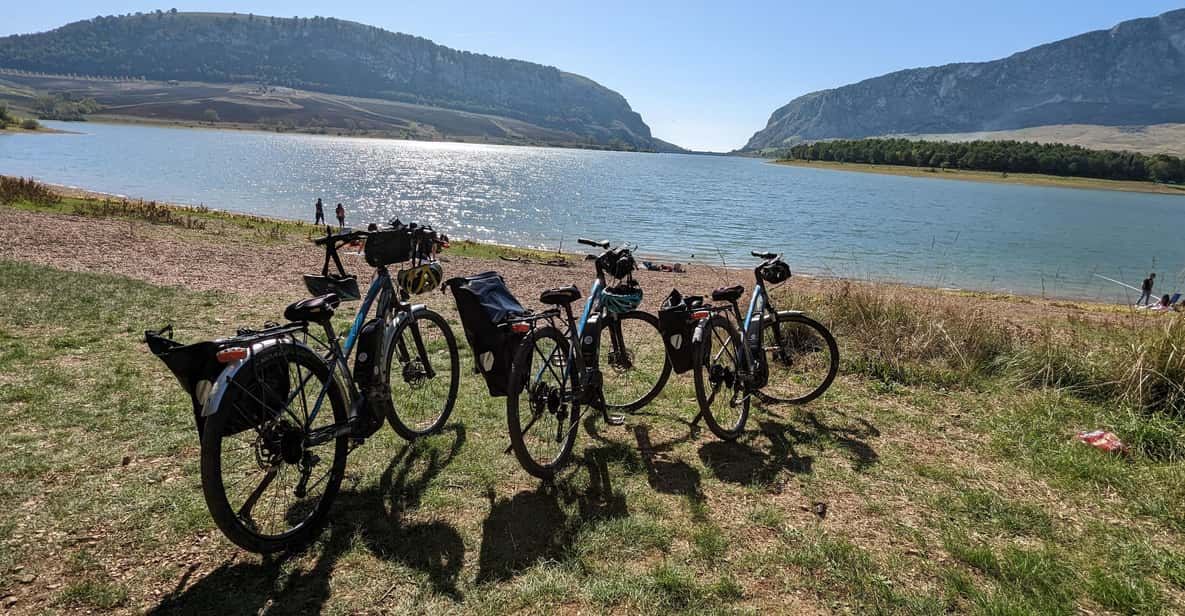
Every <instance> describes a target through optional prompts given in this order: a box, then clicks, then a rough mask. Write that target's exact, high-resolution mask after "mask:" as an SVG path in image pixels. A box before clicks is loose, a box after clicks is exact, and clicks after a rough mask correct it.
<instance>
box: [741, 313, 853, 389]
mask: <svg viewBox="0 0 1185 616" xmlns="http://www.w3.org/2000/svg"><path fill="white" fill-rule="evenodd" d="M775 322H776V327H770V325H769V324H766V326H765V327H764V328H762V329H763V332H762V347H763V348H764V349H765V356H766V363H767V364H768V366H769V379H768V380H767V381H766V384H765V386H764V387H763V388H762V389H761V390H760V391H758V392H757V393H758V397H759V398H760V399H761V401H762V402H766V403H771V404H806V403H807V402H810V401H812V400H814V399H816V398H818V397H819V396H821V395H823V393H824V392H826V391H827V389H828V388H829V387H831V383H832V382H834V381H835V376H836V374H838V373H839V346H838V345H837V344H836V342H835V336H833V335H832V334H831V331H830V330H828V329H827V328H826V327H825V326H824V325H823V324H822V323H819V322H818V321H816V320H814V319H812V318H810V317H808V316H806V315H803V314H799V313H795V312H779V313H777V317H776V319H775ZM787 325H790V326H793V327H794V328H795V329H794V330H792V331H793V332H794V333H792V334H791V333H789V332H788V331H787V329H788V328H785V327H784V326H787ZM799 328H802V329H799ZM779 335H781V336H782V337H783V340H782V341H781V342H780V343H779V341H778V340H777V336H779ZM814 336H817V337H818V339H815V338H814ZM771 337H772V338H771ZM808 337H810V338H809V339H808ZM791 347H794V348H793V350H792V349H791ZM823 351H826V353H827V357H826V358H819V357H811V358H810V360H811V361H810V362H809V365H807V366H805V367H803V368H802V369H799V370H798V371H797V375H796V374H794V373H793V370H792V369H793V368H794V364H795V360H796V359H797V358H802V357H806V354H808V353H809V354H812V355H814V354H818V353H820V352H823ZM799 363H800V364H806V363H808V362H799ZM779 377H780V378H779ZM820 377H821V378H820ZM795 378H797V380H799V381H802V382H803V383H804V385H802V386H801V387H795V388H794V389H793V390H791V389H789V387H790V385H789V384H788V382H789V381H790V380H791V379H795ZM816 381H817V384H815V383H816ZM779 382H780V383H782V384H783V385H782V386H783V387H786V388H787V390H786V391H789V392H792V393H786V392H779V391H778V390H777V387H778V386H779ZM799 390H801V391H803V392H805V393H802V394H801V395H795V394H796V393H797V392H798V391H799ZM779 394H780V395H779Z"/></svg>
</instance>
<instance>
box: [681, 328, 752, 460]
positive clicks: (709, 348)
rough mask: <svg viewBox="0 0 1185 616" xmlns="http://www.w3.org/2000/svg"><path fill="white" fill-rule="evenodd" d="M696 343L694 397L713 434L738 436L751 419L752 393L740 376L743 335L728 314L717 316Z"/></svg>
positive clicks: (729, 437)
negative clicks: (747, 389) (727, 317)
mask: <svg viewBox="0 0 1185 616" xmlns="http://www.w3.org/2000/svg"><path fill="white" fill-rule="evenodd" d="M696 344H697V347H696V349H697V353H698V355H697V358H698V359H697V361H696V363H695V370H694V372H695V374H694V378H695V396H696V399H697V400H698V401H699V407H700V412H702V413H703V416H704V421H705V422H706V423H707V424H708V428H709V429H710V430H711V431H712V433H713V434H715V435H716V436H717V437H719V438H722V439H725V440H732V439H735V438H736V437H738V436H740V434H741V432H742V431H743V430H744V429H745V422H746V421H747V420H748V419H749V394H748V392H747V391H746V389H745V387H744V384H743V383H742V379H741V375H742V374H743V372H744V359H743V357H742V356H741V344H742V341H741V337H740V334H739V333H738V332H737V330H736V327H734V326H733V325H732V323H731V322H729V321H728V320H727V319H726V318H725V317H723V316H721V315H714V316H712V317H711V320H710V321H709V322H708V323H707V324H706V325H705V326H704V330H703V332H702V335H701V337H700V339H699V341H697V343H696Z"/></svg>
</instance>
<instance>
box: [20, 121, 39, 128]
mask: <svg viewBox="0 0 1185 616" xmlns="http://www.w3.org/2000/svg"><path fill="white" fill-rule="evenodd" d="M21 128H23V129H25V130H37V129H39V128H41V123H40V122H38V121H37V120H34V119H33V118H28V119H25V120H23V121H22V122H21Z"/></svg>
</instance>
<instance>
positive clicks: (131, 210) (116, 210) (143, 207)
mask: <svg viewBox="0 0 1185 616" xmlns="http://www.w3.org/2000/svg"><path fill="white" fill-rule="evenodd" d="M76 211H77V212H78V213H79V214H82V215H84V216H94V217H96V218H133V219H136V220H143V221H146V222H150V223H154V224H161V225H172V226H175V227H181V228H183V229H198V230H200V229H205V228H206V221H205V220H202V219H201V218H198V217H195V216H189V215H186V214H185V213H184V212H185V210H184V209H183V208H176V207H172V206H168V205H162V204H159V203H157V202H156V201H139V200H138V201H132V200H129V199H119V200H114V199H104V200H102V201H85V202H83V203H81V204H79V206H78V208H77V210H76Z"/></svg>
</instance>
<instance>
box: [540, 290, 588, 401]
mask: <svg viewBox="0 0 1185 616" xmlns="http://www.w3.org/2000/svg"><path fill="white" fill-rule="evenodd" d="M604 291H605V281H604V280H601V279H600V278H597V279H596V280H595V281H593V286H592V289H589V291H588V301H586V302H584V312H583V313H581V315H580V320H579V321H577V322H576V339H577V340H581V339H583V338H584V327H585V326H586V325H588V320H589V318H590V317H592V313H593V309H594V308H596V307H597V305H598V304H599V303H600V300H601V293H603V292H604ZM579 352H580V349H578V348H577V347H576V346H572V347H571V348H569V349H568V358H567V362H566V363H565V364H564V378H565V379H567V378H568V374H569V372H568V371H569V370H570V369H571V368H572V363H573V362H574V361H575V360H576V353H579ZM546 369H547V364H546V363H544V364H543V365H542V366H539V371H538V372H536V373H535V380H536V381H537V380H539V379H540V378H542V377H543V371H544V370H546Z"/></svg>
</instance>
